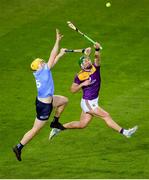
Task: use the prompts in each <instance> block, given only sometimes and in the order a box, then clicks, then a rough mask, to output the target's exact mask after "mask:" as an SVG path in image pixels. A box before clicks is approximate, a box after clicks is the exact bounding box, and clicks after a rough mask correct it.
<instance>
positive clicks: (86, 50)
mask: <svg viewBox="0 0 149 180" xmlns="http://www.w3.org/2000/svg"><path fill="white" fill-rule="evenodd" d="M84 54H85V55H86V56H89V55H90V54H91V47H88V48H86V49H85V51H84Z"/></svg>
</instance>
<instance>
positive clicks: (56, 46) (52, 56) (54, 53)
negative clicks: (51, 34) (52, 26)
mask: <svg viewBox="0 0 149 180" xmlns="http://www.w3.org/2000/svg"><path fill="white" fill-rule="evenodd" d="M62 37H63V35H61V34H60V32H59V30H58V29H56V41H55V44H54V47H53V49H52V51H51V54H50V57H49V60H48V67H49V68H50V69H51V67H53V64H54V61H55V58H56V56H57V54H58V50H59V43H60V40H61V39H62Z"/></svg>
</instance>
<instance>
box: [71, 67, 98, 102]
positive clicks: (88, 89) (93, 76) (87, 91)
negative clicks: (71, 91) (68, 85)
mask: <svg viewBox="0 0 149 180" xmlns="http://www.w3.org/2000/svg"><path fill="white" fill-rule="evenodd" d="M87 79H89V80H90V81H91V84H90V85H88V86H83V87H82V90H83V99H87V100H92V99H96V98H97V97H98V94H99V90H100V82H101V78H100V66H96V65H95V64H94V65H92V69H91V71H89V72H87V71H83V70H81V71H80V72H79V73H78V74H77V76H76V77H75V79H74V83H76V84H81V83H82V82H84V81H86V80H87Z"/></svg>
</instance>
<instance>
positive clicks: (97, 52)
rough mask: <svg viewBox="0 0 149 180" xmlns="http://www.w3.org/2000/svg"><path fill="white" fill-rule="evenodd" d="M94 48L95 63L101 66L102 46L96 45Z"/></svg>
mask: <svg viewBox="0 0 149 180" xmlns="http://www.w3.org/2000/svg"><path fill="white" fill-rule="evenodd" d="M94 48H95V59H94V63H95V65H96V66H100V64H101V57H100V48H101V46H100V44H99V43H97V42H96V43H95V45H94Z"/></svg>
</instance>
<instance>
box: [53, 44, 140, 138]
mask: <svg viewBox="0 0 149 180" xmlns="http://www.w3.org/2000/svg"><path fill="white" fill-rule="evenodd" d="M94 48H95V59H94V63H93V64H92V62H91V59H90V57H89V55H90V53H91V48H87V49H86V50H85V54H86V56H82V57H81V58H80V60H79V65H80V67H81V71H80V72H79V73H78V74H77V75H76V77H75V79H74V82H73V83H72V86H71V92H72V93H76V92H78V91H79V90H80V89H82V91H83V97H82V99H81V108H82V113H81V116H80V120H79V121H72V122H69V123H66V124H64V125H63V126H64V127H65V129H82V128H85V127H86V126H87V125H88V124H89V123H90V121H91V120H92V118H93V117H94V116H96V117H99V118H101V119H103V120H104V122H105V123H106V124H107V126H108V127H110V128H112V129H114V130H116V131H117V132H119V133H121V134H123V135H124V136H126V137H131V135H132V134H133V133H135V131H136V130H137V126H135V127H133V128H131V129H128V130H126V129H124V128H122V127H121V126H119V125H118V124H117V123H116V122H115V121H114V120H113V119H112V117H111V116H110V114H109V113H108V112H107V111H105V110H104V109H103V108H101V107H100V106H99V105H98V98H99V90H100V85H101V76H100V64H101V58H100V44H99V43H96V44H95V45H94ZM60 131H61V130H60V129H52V131H51V138H52V137H53V136H54V135H56V134H57V133H59V132H60Z"/></svg>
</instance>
